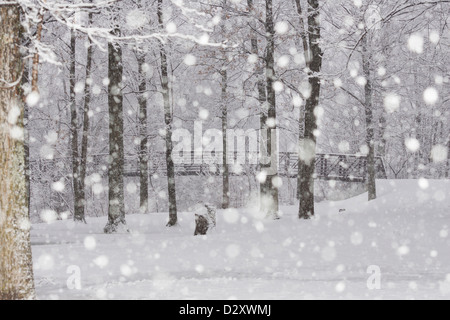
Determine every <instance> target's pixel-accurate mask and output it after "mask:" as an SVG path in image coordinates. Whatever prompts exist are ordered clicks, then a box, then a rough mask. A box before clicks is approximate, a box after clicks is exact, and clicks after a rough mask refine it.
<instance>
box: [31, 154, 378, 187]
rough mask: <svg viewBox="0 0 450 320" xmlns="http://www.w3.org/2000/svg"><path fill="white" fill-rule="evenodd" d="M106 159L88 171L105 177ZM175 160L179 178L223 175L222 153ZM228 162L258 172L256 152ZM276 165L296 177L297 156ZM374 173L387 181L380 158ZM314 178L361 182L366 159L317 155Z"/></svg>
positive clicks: (131, 160) (134, 172) (131, 169)
mask: <svg viewBox="0 0 450 320" xmlns="http://www.w3.org/2000/svg"><path fill="white" fill-rule="evenodd" d="M177 157H178V158H177ZM108 158H109V156H108V155H105V154H101V155H93V156H91V157H89V161H88V167H89V172H96V173H101V174H102V175H107V165H108ZM175 158H176V159H174V162H175V173H176V174H177V175H178V176H219V175H221V174H222V173H223V165H222V163H223V153H221V152H217V153H201V154H200V153H196V152H191V153H190V154H189V153H188V154H179V155H177V156H176V157H175ZM227 159H228V161H229V169H230V170H229V172H230V174H231V175H249V174H254V173H256V172H258V170H260V167H259V165H258V154H257V153H254V154H253V153H239V152H233V153H229V154H228V156H227ZM62 164H66V165H67V164H68V166H70V159H69V158H60V159H55V160H39V161H31V163H30V169H31V171H32V176H33V172H35V173H36V172H51V171H54V169H55V166H59V167H61V165H62ZM277 165H278V172H279V175H280V176H282V177H288V178H296V177H297V176H298V165H299V157H298V154H297V153H295V152H282V153H280V154H279V158H278V163H277ZM60 169H61V168H60ZM59 171H61V170H59ZM376 172H377V178H378V179H386V178H387V175H386V170H385V166H384V162H383V159H382V158H381V157H376ZM149 174H150V175H155V174H158V175H167V169H166V162H165V153H164V152H158V153H152V154H150V155H149ZM124 175H126V176H139V161H138V157H137V156H127V157H126V158H125V164H124ZM316 177H317V179H325V180H339V181H349V182H364V181H365V180H366V177H367V158H366V157H364V156H358V155H345V154H317V155H316Z"/></svg>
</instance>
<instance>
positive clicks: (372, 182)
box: [362, 35, 377, 201]
mask: <svg viewBox="0 0 450 320" xmlns="http://www.w3.org/2000/svg"><path fill="white" fill-rule="evenodd" d="M368 46H369V44H368V39H367V35H366V36H364V38H363V39H362V60H363V70H364V76H365V78H366V85H365V86H364V96H365V100H364V104H365V108H364V110H365V115H366V144H367V146H368V148H369V154H368V155H367V190H368V192H369V201H372V200H375V199H376V198H377V187H376V179H375V178H376V168H375V130H374V119H373V87H372V78H371V69H370V68H371V65H370V61H371V53H370V50H369V47H368Z"/></svg>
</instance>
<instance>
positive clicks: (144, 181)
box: [137, 53, 149, 213]
mask: <svg viewBox="0 0 450 320" xmlns="http://www.w3.org/2000/svg"><path fill="white" fill-rule="evenodd" d="M138 55H139V56H138V58H137V60H138V68H139V72H140V77H141V78H140V82H139V97H138V101H139V136H140V144H139V181H140V194H139V196H140V197H139V199H140V200H139V204H140V210H141V213H147V211H148V172H149V171H148V153H149V150H148V124H147V121H148V120H147V98H146V92H147V78H146V72H145V54H143V53H138Z"/></svg>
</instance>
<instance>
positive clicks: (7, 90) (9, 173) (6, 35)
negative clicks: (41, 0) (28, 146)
mask: <svg viewBox="0 0 450 320" xmlns="http://www.w3.org/2000/svg"><path fill="white" fill-rule="evenodd" d="M0 21H1V23H0V179H1V182H0V300H7V299H34V298H35V291H34V282H33V269H32V266H33V265H32V259H31V244H30V227H31V223H30V220H29V210H28V203H27V187H26V181H25V164H24V162H25V154H24V144H23V139H24V130H23V111H24V109H23V102H22V92H21V88H20V83H21V75H22V68H23V66H22V57H21V54H20V51H19V48H20V41H21V38H20V28H21V25H20V7H19V6H17V5H2V6H1V7H0Z"/></svg>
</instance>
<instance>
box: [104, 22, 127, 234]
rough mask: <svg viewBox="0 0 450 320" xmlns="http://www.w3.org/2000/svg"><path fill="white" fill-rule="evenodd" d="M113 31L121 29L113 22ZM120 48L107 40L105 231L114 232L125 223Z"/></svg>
mask: <svg viewBox="0 0 450 320" xmlns="http://www.w3.org/2000/svg"><path fill="white" fill-rule="evenodd" d="M113 34H114V35H115V36H118V35H119V34H120V29H119V26H118V25H115V26H114V31H113ZM122 76H123V65H122V48H121V47H120V45H119V44H117V43H113V42H112V41H109V42H108V78H109V85H108V105H109V170H108V177H109V178H108V179H109V206H108V223H107V225H106V226H105V229H104V231H105V233H115V232H118V231H120V229H121V228H123V227H124V226H126V220H125V203H124V177H123V174H124V162H125V160H124V143H123V132H124V131H123V129H124V126H123V95H122V86H123V84H122Z"/></svg>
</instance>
